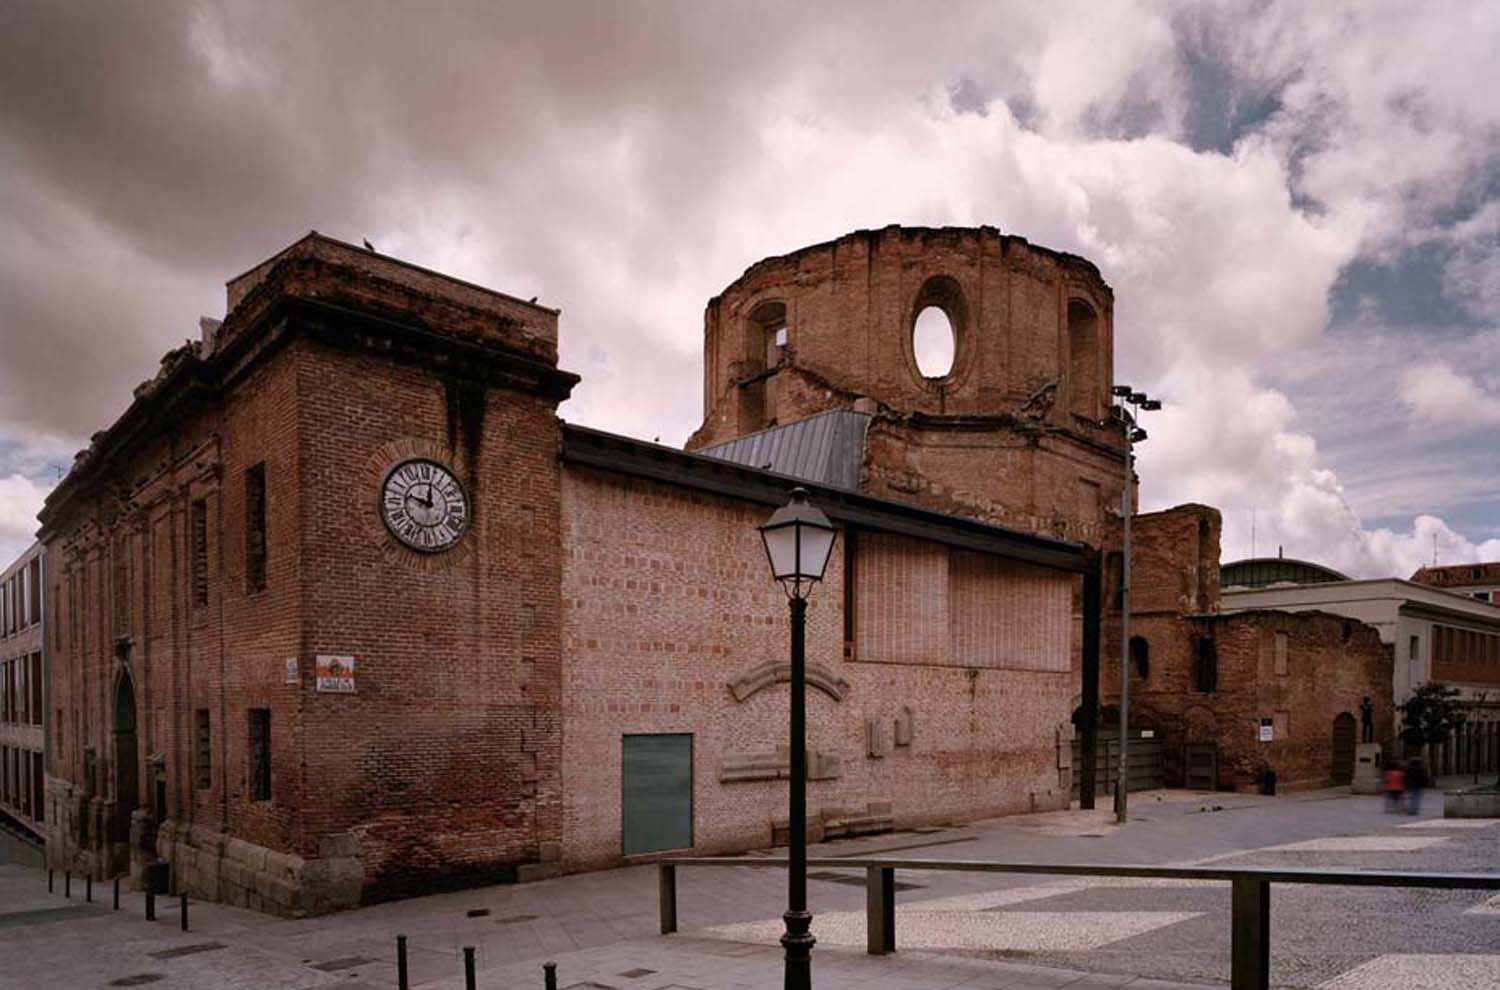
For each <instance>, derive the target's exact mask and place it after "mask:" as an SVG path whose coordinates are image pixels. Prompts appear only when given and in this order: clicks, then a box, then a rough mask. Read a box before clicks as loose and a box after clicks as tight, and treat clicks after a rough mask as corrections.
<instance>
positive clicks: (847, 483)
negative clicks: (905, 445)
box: [696, 409, 870, 492]
mask: <svg viewBox="0 0 1500 990" xmlns="http://www.w3.org/2000/svg"><path fill="white" fill-rule="evenodd" d="M869 426H870V414H869V413H862V412H855V411H853V410H852V409H832V410H829V411H828V412H821V413H818V414H817V415H814V416H809V417H807V418H806V419H799V420H797V421H796V422H795V423H787V424H786V425H785V426H773V427H771V428H770V429H768V430H761V431H760V432H759V433H750V434H747V435H746V436H742V437H736V438H735V439H733V440H730V441H729V442H728V443H721V444H716V445H715V446H712V447H704V448H703V449H702V450H699V451H696V453H698V454H701V455H703V456H705V457H715V458H718V459H719V460H721V461H730V462H732V463H734V464H743V465H744V466H746V467H751V468H755V469H757V470H760V471H772V472H775V473H776V474H784V475H788V476H790V477H793V478H800V479H802V480H804V481H810V482H812V483H813V484H815V485H821V486H823V487H826V488H842V489H843V490H845V491H851V492H852V491H855V490H856V489H858V487H859V469H860V466H861V465H863V464H864V460H865V431H866V430H867V429H869Z"/></svg>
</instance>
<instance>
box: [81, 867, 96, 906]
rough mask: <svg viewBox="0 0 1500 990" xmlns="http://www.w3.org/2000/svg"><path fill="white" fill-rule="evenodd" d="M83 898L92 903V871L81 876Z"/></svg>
mask: <svg viewBox="0 0 1500 990" xmlns="http://www.w3.org/2000/svg"><path fill="white" fill-rule="evenodd" d="M83 899H84V900H86V901H88V902H89V903H90V904H92V903H94V875H93V874H92V873H90V874H88V875H87V876H85V877H84V878H83Z"/></svg>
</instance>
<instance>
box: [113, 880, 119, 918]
mask: <svg viewBox="0 0 1500 990" xmlns="http://www.w3.org/2000/svg"><path fill="white" fill-rule="evenodd" d="M114 909H115V910H116V911H118V910H120V878H119V877H115V907H114Z"/></svg>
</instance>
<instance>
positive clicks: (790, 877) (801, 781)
mask: <svg viewBox="0 0 1500 990" xmlns="http://www.w3.org/2000/svg"><path fill="white" fill-rule="evenodd" d="M787 604H788V606H789V607H790V608H791V620H792V683H791V688H792V697H791V708H792V720H791V721H792V726H791V731H792V739H791V744H792V745H791V749H792V767H791V771H792V779H791V798H790V804H791V814H790V815H788V824H789V833H790V834H789V835H788V836H787V846H788V849H787V909H786V913H785V914H783V915H782V916H781V918H782V921H783V922H785V924H786V934H784V935H782V936H781V944H782V946H783V947H784V948H785V949H786V970H785V980H784V986H785V990H812V947H813V944H814V942H816V941H817V940H816V939H814V938H813V936H812V933H811V932H810V931H809V930H808V929H810V928H811V927H812V915H811V914H810V913H809V912H808V910H807V738H806V737H807V698H806V671H805V670H804V666H805V656H804V651H805V643H804V634H805V629H806V624H807V601H806V599H803V598H799V597H797V596H796V595H792V596H791V597H790V598H789V599H787Z"/></svg>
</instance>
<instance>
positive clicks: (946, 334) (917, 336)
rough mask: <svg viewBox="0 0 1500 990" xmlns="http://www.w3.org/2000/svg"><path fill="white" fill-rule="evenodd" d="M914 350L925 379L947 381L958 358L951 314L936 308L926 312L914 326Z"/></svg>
mask: <svg viewBox="0 0 1500 990" xmlns="http://www.w3.org/2000/svg"><path fill="white" fill-rule="evenodd" d="M911 350H912V355H913V356H914V357H915V358H916V359H917V370H918V371H920V372H921V373H922V377H923V378H946V377H948V375H949V374H951V373H952V371H953V359H954V358H955V357H956V356H957V355H958V337H957V335H956V334H955V333H954V332H953V322H952V321H951V320H949V319H948V314H947V313H945V312H943V311H942V309H940V308H938V307H937V306H927V307H925V308H923V310H922V311H921V312H920V313H918V314H917V320H916V322H915V323H914V324H912V330H911Z"/></svg>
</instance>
